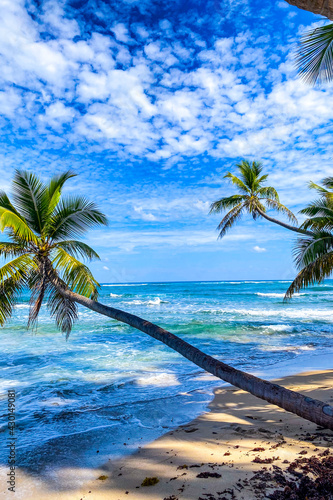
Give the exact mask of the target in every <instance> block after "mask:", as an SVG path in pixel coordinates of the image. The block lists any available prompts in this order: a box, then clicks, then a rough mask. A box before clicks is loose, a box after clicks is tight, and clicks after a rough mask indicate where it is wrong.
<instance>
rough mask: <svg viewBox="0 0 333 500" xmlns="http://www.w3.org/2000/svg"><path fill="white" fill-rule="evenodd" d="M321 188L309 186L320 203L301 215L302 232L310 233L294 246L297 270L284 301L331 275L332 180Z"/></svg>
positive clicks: (332, 240) (313, 184)
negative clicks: (303, 216) (315, 193)
mask: <svg viewBox="0 0 333 500" xmlns="http://www.w3.org/2000/svg"><path fill="white" fill-rule="evenodd" d="M322 184H323V186H319V185H318V184H315V183H314V182H310V184H309V187H310V188H312V189H315V190H316V191H317V193H318V194H319V199H318V200H316V201H314V202H312V203H310V205H308V206H307V207H306V208H304V209H303V210H301V213H302V214H304V215H307V216H308V219H306V220H305V222H303V224H302V226H301V227H302V228H304V229H306V230H309V229H310V230H311V234H310V236H308V237H306V238H305V237H301V238H299V240H298V241H297V243H296V246H295V264H296V267H297V268H298V269H299V273H298V274H297V276H296V278H295V279H294V281H293V282H292V283H291V285H290V286H289V288H288V290H287V292H286V295H285V299H290V298H291V297H292V296H293V294H294V293H296V292H299V291H300V290H301V289H302V288H305V287H307V286H309V285H313V284H315V283H321V282H322V281H323V280H324V279H325V278H328V277H329V276H331V274H332V272H333V177H326V178H325V179H324V180H323V181H322Z"/></svg>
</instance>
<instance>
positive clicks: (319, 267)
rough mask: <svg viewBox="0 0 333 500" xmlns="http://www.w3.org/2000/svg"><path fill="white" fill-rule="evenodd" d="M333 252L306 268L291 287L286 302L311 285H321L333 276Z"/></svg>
mask: <svg viewBox="0 0 333 500" xmlns="http://www.w3.org/2000/svg"><path fill="white" fill-rule="evenodd" d="M332 270H333V252H329V253H327V254H325V255H322V256H321V257H318V258H317V259H316V260H315V261H313V262H311V263H310V264H308V265H307V266H306V267H304V268H303V269H302V270H301V271H300V272H299V273H298V275H297V276H296V278H295V279H294V281H293V282H292V283H291V285H290V286H289V288H288V290H287V292H286V294H285V297H284V300H288V299H291V297H292V296H293V295H294V293H297V292H299V291H300V290H301V289H302V288H306V287H307V286H309V285H314V284H316V283H321V282H322V281H323V280H324V279H325V278H328V277H329V276H330V275H331V274H332Z"/></svg>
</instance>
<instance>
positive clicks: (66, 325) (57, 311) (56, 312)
mask: <svg viewBox="0 0 333 500" xmlns="http://www.w3.org/2000/svg"><path fill="white" fill-rule="evenodd" d="M47 307H48V309H49V311H50V314H51V317H52V318H54V319H55V321H56V324H57V326H58V328H59V330H61V331H62V332H63V333H65V334H66V339H68V337H69V334H70V332H71V331H72V328H73V325H74V323H75V321H76V320H77V318H78V307H77V305H76V303H75V302H73V301H71V300H70V299H69V298H67V297H64V296H63V295H61V293H60V292H59V290H57V289H56V288H55V287H53V288H52V290H51V292H50V294H49V297H48V302H47Z"/></svg>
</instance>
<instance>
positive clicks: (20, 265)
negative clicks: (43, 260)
mask: <svg viewBox="0 0 333 500" xmlns="http://www.w3.org/2000/svg"><path fill="white" fill-rule="evenodd" d="M35 268H36V263H35V262H34V260H33V258H32V257H31V256H30V255H20V256H19V257H16V258H15V259H13V260H11V261H10V262H7V263H6V264H4V265H3V266H2V267H0V284H2V283H4V282H5V281H6V279H8V278H15V277H16V279H25V278H26V277H27V276H28V274H29V273H30V272H31V270H32V269H35Z"/></svg>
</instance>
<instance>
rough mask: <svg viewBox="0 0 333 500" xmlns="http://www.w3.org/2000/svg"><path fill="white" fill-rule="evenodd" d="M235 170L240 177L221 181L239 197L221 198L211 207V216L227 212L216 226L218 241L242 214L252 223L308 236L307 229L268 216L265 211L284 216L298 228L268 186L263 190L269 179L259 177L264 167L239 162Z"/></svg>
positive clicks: (275, 193) (228, 176)
mask: <svg viewBox="0 0 333 500" xmlns="http://www.w3.org/2000/svg"><path fill="white" fill-rule="evenodd" d="M236 166H237V168H238V170H239V173H240V175H239V177H237V176H236V175H234V174H232V173H231V172H228V173H227V174H226V175H225V176H224V179H230V180H231V183H232V184H233V185H234V186H236V187H237V189H238V191H239V194H234V195H232V196H228V197H225V198H221V199H220V200H217V201H215V202H214V203H212V204H211V207H210V213H221V212H224V211H226V210H229V211H228V212H227V214H226V215H225V216H224V217H223V219H222V220H221V222H220V224H219V225H218V230H219V231H220V233H219V237H220V238H222V237H223V236H224V235H225V234H226V232H227V231H228V230H229V229H230V228H232V227H233V226H234V224H235V223H236V222H238V221H239V220H240V218H241V217H242V216H243V214H244V213H245V212H247V213H249V214H251V215H252V217H253V219H254V220H256V219H257V218H258V217H263V218H264V219H266V220H268V221H270V222H274V224H278V225H279V226H282V227H284V228H286V229H289V230H291V231H295V232H297V233H302V234H307V235H311V233H310V232H309V231H307V230H306V229H302V228H299V227H297V226H291V225H290V224H286V223H285V222H282V221H280V220H277V219H274V218H273V217H271V216H269V215H267V213H266V210H267V208H271V209H274V210H276V211H277V212H280V213H283V214H284V215H286V216H287V217H288V219H289V220H290V221H291V222H293V223H295V224H297V219H296V217H295V215H294V214H293V213H292V212H291V211H290V210H289V209H288V208H287V207H285V206H284V205H282V204H281V203H280V201H279V195H278V193H277V191H276V190H275V189H274V188H273V187H271V186H264V183H265V181H266V179H267V177H268V175H267V174H266V175H262V170H263V167H262V164H261V163H260V162H258V161H253V162H252V163H250V162H249V161H247V160H242V161H241V162H240V163H238V164H237V165H236Z"/></svg>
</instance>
